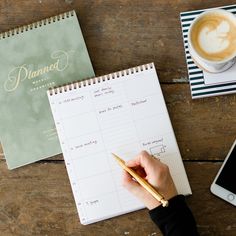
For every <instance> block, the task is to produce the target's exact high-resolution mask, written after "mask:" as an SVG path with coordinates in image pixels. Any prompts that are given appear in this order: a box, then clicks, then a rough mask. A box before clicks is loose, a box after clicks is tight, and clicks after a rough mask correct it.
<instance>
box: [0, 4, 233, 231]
mask: <svg viewBox="0 0 236 236" xmlns="http://www.w3.org/2000/svg"><path fill="white" fill-rule="evenodd" d="M230 4H235V1H232V0H224V1H222V0H208V1H194V0H190V1H184V0H177V1H173V0H159V1H156V0H149V1H144V0H132V1H131V0H116V1H113V0H96V1H95V0H93V1H92V0H91V1H83V0H77V1H75V0H47V1H46V0H35V1H30V0H2V1H0V13H1V14H0V31H6V30H9V29H12V28H14V27H17V26H21V25H24V24H28V23H32V22H35V21H37V20H41V19H44V18H46V17H50V16H53V15H57V14H59V13H62V12H65V11H68V10H72V9H75V10H76V12H77V14H78V18H79V21H80V25H81V28H82V32H83V35H84V38H85V41H86V44H87V47H88V51H89V54H90V57H91V60H92V63H93V66H94V69H95V73H96V74H97V75H103V74H107V73H109V72H113V71H117V70H121V69H126V68H128V67H132V66H136V65H140V64H144V63H148V62H152V61H153V62H154V63H155V65H156V67H157V70H158V75H159V79H160V81H161V83H162V89H163V93H164V97H165V100H166V103H167V107H168V111H169V114H170V118H171V121H172V124H173V128H174V131H175V134H176V138H177V141H178V144H179V147H180V151H181V153H182V157H183V159H184V160H185V167H186V170H187V174H188V176H189V180H190V184H191V186H192V190H193V196H191V197H188V199H187V201H188V203H189V206H190V207H191V209H192V210H193V213H194V215H195V217H196V221H197V225H198V229H199V232H200V234H201V235H209V236H210V235H215V236H221V235H223V236H224V235H227V236H231V235H232V236H233V235H236V223H235V219H236V212H235V209H234V207H232V206H231V205H230V204H227V203H225V202H224V201H222V200H220V199H218V198H216V197H214V196H213V195H212V194H210V192H209V187H210V184H211V182H212V180H213V178H214V176H215V174H216V172H217V170H218V169H219V167H220V164H221V163H219V162H215V161H218V160H223V159H224V158H225V156H226V154H227V152H228V150H229V148H230V145H231V144H232V142H233V140H234V139H235V133H236V125H235V120H236V109H235V104H236V97H235V95H228V96H222V97H213V98H206V99H199V100H192V99H191V97H190V90H189V85H188V84H187V81H188V79H187V70H186V63H185V57H184V52H183V43H182V35H181V28H180V22H179V13H180V12H182V11H188V10H195V9H204V8H209V7H216V6H223V5H230ZM2 153H3V150H2V147H1V145H0V173H1V175H0V235H3V236H12V235H14V236H18V235H20V236H21V235H22V236H31V235H34V236H37V235H40V236H41V235H48V236H55V235H57V236H60V235H63V236H64V235H68V236H77V235H78V236H95V235H96V236H97V235H104V236H106V235H112V236H113V235H114V236H116V235H119V236H121V235H125V236H127V235H128V236H158V235H161V234H160V231H159V230H158V228H157V227H156V226H155V225H154V224H153V223H152V222H151V220H150V219H149V217H148V212H147V210H141V211H138V212H134V213H130V214H127V215H124V216H120V217H116V218H114V219H110V220H106V221H103V222H99V223H97V224H92V225H89V226H82V225H80V223H79V220H78V215H77V211H76V208H75V203H74V199H73V196H72V193H71V188H70V184H69V181H68V177H67V173H66V170H65V166H64V163H63V162H62V161H61V160H63V156H62V155H57V156H54V157H51V158H49V159H47V160H45V161H41V162H38V163H36V164H32V165H28V166H25V167H22V168H19V169H16V170H14V171H8V170H7V166H6V163H5V161H4V160H3V154H2ZM188 160H191V161H188ZM199 160H202V161H204V162H199Z"/></svg>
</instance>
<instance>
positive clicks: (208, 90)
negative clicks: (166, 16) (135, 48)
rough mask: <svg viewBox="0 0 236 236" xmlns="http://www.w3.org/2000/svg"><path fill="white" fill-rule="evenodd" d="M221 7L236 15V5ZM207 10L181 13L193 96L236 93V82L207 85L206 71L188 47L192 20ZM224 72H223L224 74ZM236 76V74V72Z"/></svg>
mask: <svg viewBox="0 0 236 236" xmlns="http://www.w3.org/2000/svg"><path fill="white" fill-rule="evenodd" d="M219 8H220V9H224V10H227V11H229V12H232V13H234V14H235V15H236V5H231V6H225V7H219ZM206 10H208V9H205V10H197V11H189V12H182V13H181V14H180V20H181V25H182V33H183V40H184V49H185V54H186V61H187V67H188V74H189V84H190V89H191V94H192V98H193V99H195V98H201V97H209V96H217V95H224V94H229V93H236V82H231V83H230V82H229V83H223V84H214V85H206V84H205V83H204V73H203V71H202V70H201V69H199V68H198V66H197V65H195V63H194V62H193V60H192V58H191V56H190V54H189V49H188V30H189V28H190V24H191V22H192V21H193V20H194V19H195V18H196V17H197V16H198V15H199V14H201V13H202V12H204V11H206ZM223 74H224V73H222V75H223ZM235 77H236V74H235Z"/></svg>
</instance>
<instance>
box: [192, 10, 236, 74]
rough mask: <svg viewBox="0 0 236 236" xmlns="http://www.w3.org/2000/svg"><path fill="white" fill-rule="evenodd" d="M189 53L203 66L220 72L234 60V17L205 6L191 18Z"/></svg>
mask: <svg viewBox="0 0 236 236" xmlns="http://www.w3.org/2000/svg"><path fill="white" fill-rule="evenodd" d="M188 46H189V53H190V54H191V56H192V59H193V60H194V61H195V63H196V64H197V65H198V66H199V67H200V68H202V69H203V70H205V71H207V72H211V73H220V72H223V71H225V70H227V69H229V68H230V67H231V66H232V65H233V64H234V63H235V61H236V17H235V16H234V14H233V13H230V12H228V11H226V10H221V9H215V10H208V11H205V12H204V13H202V14H200V15H199V16H198V17H197V18H196V19H194V21H193V22H192V24H191V26H190V28H189V33H188Z"/></svg>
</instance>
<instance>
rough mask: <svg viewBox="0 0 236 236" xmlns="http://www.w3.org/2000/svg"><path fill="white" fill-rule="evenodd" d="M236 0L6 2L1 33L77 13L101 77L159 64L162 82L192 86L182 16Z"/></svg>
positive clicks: (2, 4)
mask: <svg viewBox="0 0 236 236" xmlns="http://www.w3.org/2000/svg"><path fill="white" fill-rule="evenodd" d="M230 4H235V1H233V0H224V1H222V0H208V1H194V0H191V1H184V0H182V1H181V0H178V1H173V0H159V1H157V0H148V1H145V0H132V1H131V0H90V1H84V0H35V1H30V0H17V1H16V0H1V1H0V12H1V14H0V31H6V30H8V29H11V28H14V27H16V26H20V25H24V24H28V23H32V22H34V21H37V20H41V19H43V18H45V17H50V16H52V15H56V14H58V13H61V12H64V11H68V10H72V9H75V10H76V12H77V14H78V18H79V21H80V24H81V28H82V31H83V34H84V38H85V41H86V44H87V47H88V50H89V53H90V56H91V60H92V63H93V65H94V69H95V71H96V74H97V75H102V74H105V73H108V72H112V71H116V70H120V69H126V68H128V67H131V66H136V65H139V64H144V63H147V62H151V61H154V62H155V64H156V66H157V68H158V72H159V75H160V80H161V81H162V82H178V81H180V82H186V81H187V71H186V65H185V57H184V51H183V42H182V34H181V30H180V21H179V13H180V12H181V11H187V10H194V9H203V8H209V7H213V6H223V5H230Z"/></svg>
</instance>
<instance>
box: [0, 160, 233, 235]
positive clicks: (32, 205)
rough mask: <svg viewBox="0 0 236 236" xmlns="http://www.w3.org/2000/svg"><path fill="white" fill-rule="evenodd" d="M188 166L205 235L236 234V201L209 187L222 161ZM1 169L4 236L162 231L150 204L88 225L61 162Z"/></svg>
mask: <svg viewBox="0 0 236 236" xmlns="http://www.w3.org/2000/svg"><path fill="white" fill-rule="evenodd" d="M185 167H186V171H187V174H188V177H189V180H190V184H191V187H192V190H193V196H191V197H188V199H187V201H188V203H189V206H190V208H191V209H192V211H193V214H194V216H195V218H196V221H197V225H198V229H199V231H200V233H201V235H215V236H218V235H227V236H230V235H232V236H233V235H236V224H235V218H236V212H235V209H234V207H233V206H231V205H230V204H228V203H225V202H224V201H222V200H220V199H218V198H216V197H215V196H213V195H212V194H211V193H210V191H209V187H210V184H211V182H212V180H213V178H214V176H215V174H216V172H217V170H218V169H219V167H220V163H216V164H212V163H200V162H196V163H189V162H185ZM0 173H1V175H0V186H1V188H0V199H1V202H0V232H1V234H2V235H4V236H10V235H14V236H15V235H24V236H28V235H29V236H31V235H34V236H36V235H52V236H53V235H57V236H60V235H85V236H90V235H91V236H93V235H94V236H95V235H96V236H97V235H113V236H116V235H119V236H120V235H129V236H133V235H134V236H139V235H140V236H148V235H149V236H150V235H153V236H154V235H155V236H157V235H161V234H160V233H159V230H158V228H157V227H156V226H155V225H154V224H153V223H152V222H151V220H150V219H149V216H148V212H147V210H141V211H137V212H134V213H130V214H127V215H123V216H119V217H115V218H113V219H110V220H106V221H102V222H99V223H96V224H92V225H88V226H82V225H81V224H80V223H79V220H78V215H77V211H76V208H75V203H74V199H73V196H72V192H71V188H70V184H69V180H68V177H67V173H66V170H65V166H64V164H63V163H61V162H58V163H39V164H34V165H29V166H26V167H23V168H20V169H17V170H14V171H8V170H7V169H6V164H5V162H4V161H0ZM223 216H224V217H223ZM225 216H227V217H225Z"/></svg>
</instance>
